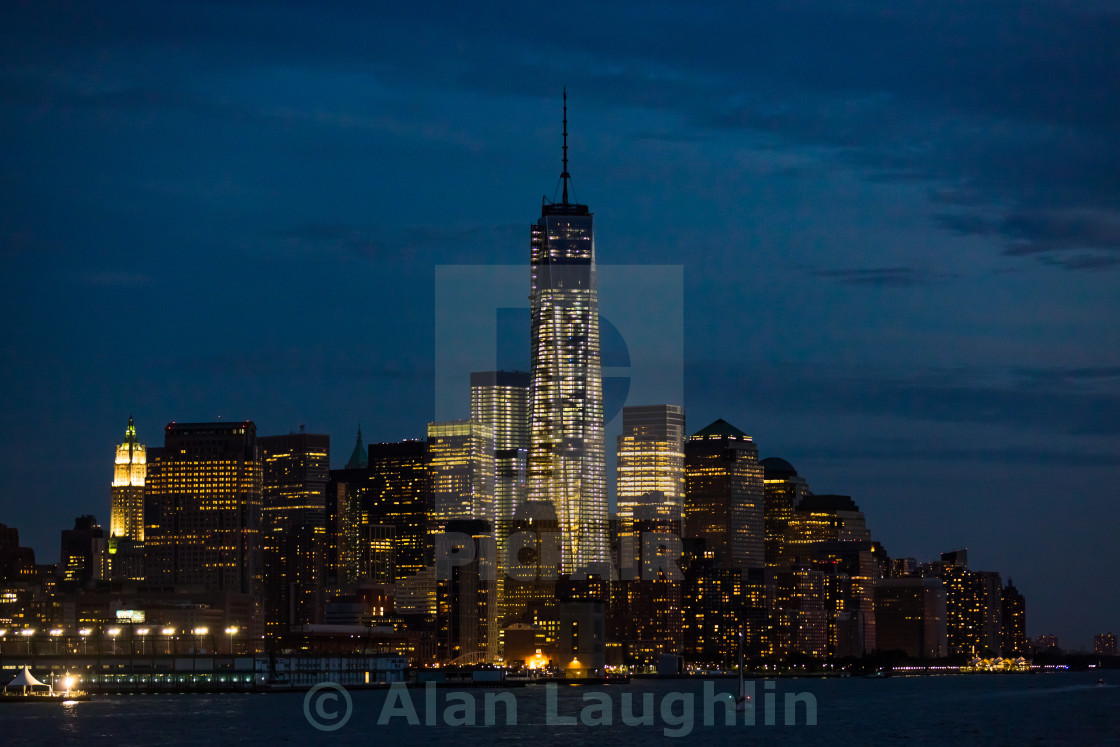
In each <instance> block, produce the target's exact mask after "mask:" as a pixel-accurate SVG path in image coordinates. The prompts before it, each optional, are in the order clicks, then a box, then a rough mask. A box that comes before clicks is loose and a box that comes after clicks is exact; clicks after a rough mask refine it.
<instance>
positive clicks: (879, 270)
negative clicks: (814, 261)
mask: <svg viewBox="0 0 1120 747" xmlns="http://www.w3.org/2000/svg"><path fill="white" fill-rule="evenodd" d="M809 274H810V275H812V276H813V277H819V278H827V279H829V280H835V281H837V282H838V283H842V284H844V285H875V286H879V287H894V288H907V287H911V286H915V285H925V284H927V283H930V282H932V281H933V280H935V279H936V278H938V277H944V276H938V275H934V274H931V273H922V272H919V271H918V270H915V269H914V268H912V267H873V268H865V269H851V270H810V271H809Z"/></svg>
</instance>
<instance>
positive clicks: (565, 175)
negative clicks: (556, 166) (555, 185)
mask: <svg viewBox="0 0 1120 747" xmlns="http://www.w3.org/2000/svg"><path fill="white" fill-rule="evenodd" d="M571 178H572V175H571V174H569V173H568V87H567V86H564V170H563V171H562V172H560V179H561V180H562V181H563V182H564V204H565V205H567V204H568V180H569V179H571Z"/></svg>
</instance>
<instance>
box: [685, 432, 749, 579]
mask: <svg viewBox="0 0 1120 747" xmlns="http://www.w3.org/2000/svg"><path fill="white" fill-rule="evenodd" d="M684 460H685V461H684V469H685V498H684V527H685V536H686V537H688V538H693V539H703V540H705V541H706V542H707V546H708V549H709V550H711V551H712V552H713V554H714V559H715V562H716V563H717V564H718V565H722V566H726V567H732V568H738V569H740V570H741V571H743V572H744V573H745V572H746V571H747V570H748V569H751V568H762V567H764V566H765V564H766V557H765V536H766V535H765V531H766V530H765V523H764V501H765V485H764V477H763V468H762V465H761V464H759V462H758V447H757V446H755V443H754V441H753V440H752V439H751V437H750V436H748V435H747V434H746V433H743V432H742V431H741V430H739V429H738V428H736V427H735V426H733V425H731V424H730V423H728V422H727V421H725V420H717V421H715V422H714V423H712V424H711V425H709V426H708V427H706V428H703V429H701V430H699V431H697V432H696V433H694V434H692V435H691V436H690V437H689V438H688V441H686V442H685V445H684Z"/></svg>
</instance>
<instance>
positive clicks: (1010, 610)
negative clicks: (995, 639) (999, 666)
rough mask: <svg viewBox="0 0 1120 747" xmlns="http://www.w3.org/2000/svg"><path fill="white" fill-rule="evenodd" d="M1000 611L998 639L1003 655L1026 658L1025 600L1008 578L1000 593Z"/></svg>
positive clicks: (1027, 647) (1028, 651) (1027, 651)
mask: <svg viewBox="0 0 1120 747" xmlns="http://www.w3.org/2000/svg"><path fill="white" fill-rule="evenodd" d="M1001 611H1002V615H1001V617H1002V625H1001V626H1000V639H1001V642H1002V644H1003V653H1005V654H1014V655H1015V656H1026V655H1027V654H1028V653H1030V641H1028V640H1027V600H1026V599H1025V598H1024V597H1023V595H1022V594H1021V593H1019V590H1018V589H1016V588H1015V584H1013V583H1011V579H1010V578H1009V579H1007V586H1005V587H1003V591H1002V593H1001Z"/></svg>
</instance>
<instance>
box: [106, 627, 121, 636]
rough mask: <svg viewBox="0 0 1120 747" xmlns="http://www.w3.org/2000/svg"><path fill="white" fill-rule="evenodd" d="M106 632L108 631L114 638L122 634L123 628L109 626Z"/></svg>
mask: <svg viewBox="0 0 1120 747" xmlns="http://www.w3.org/2000/svg"><path fill="white" fill-rule="evenodd" d="M105 632H106V633H108V634H109V635H111V636H112V637H113V638H116V637H117V636H119V635H120V634H121V629H120V628H109V629H108V630H106V631H105Z"/></svg>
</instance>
